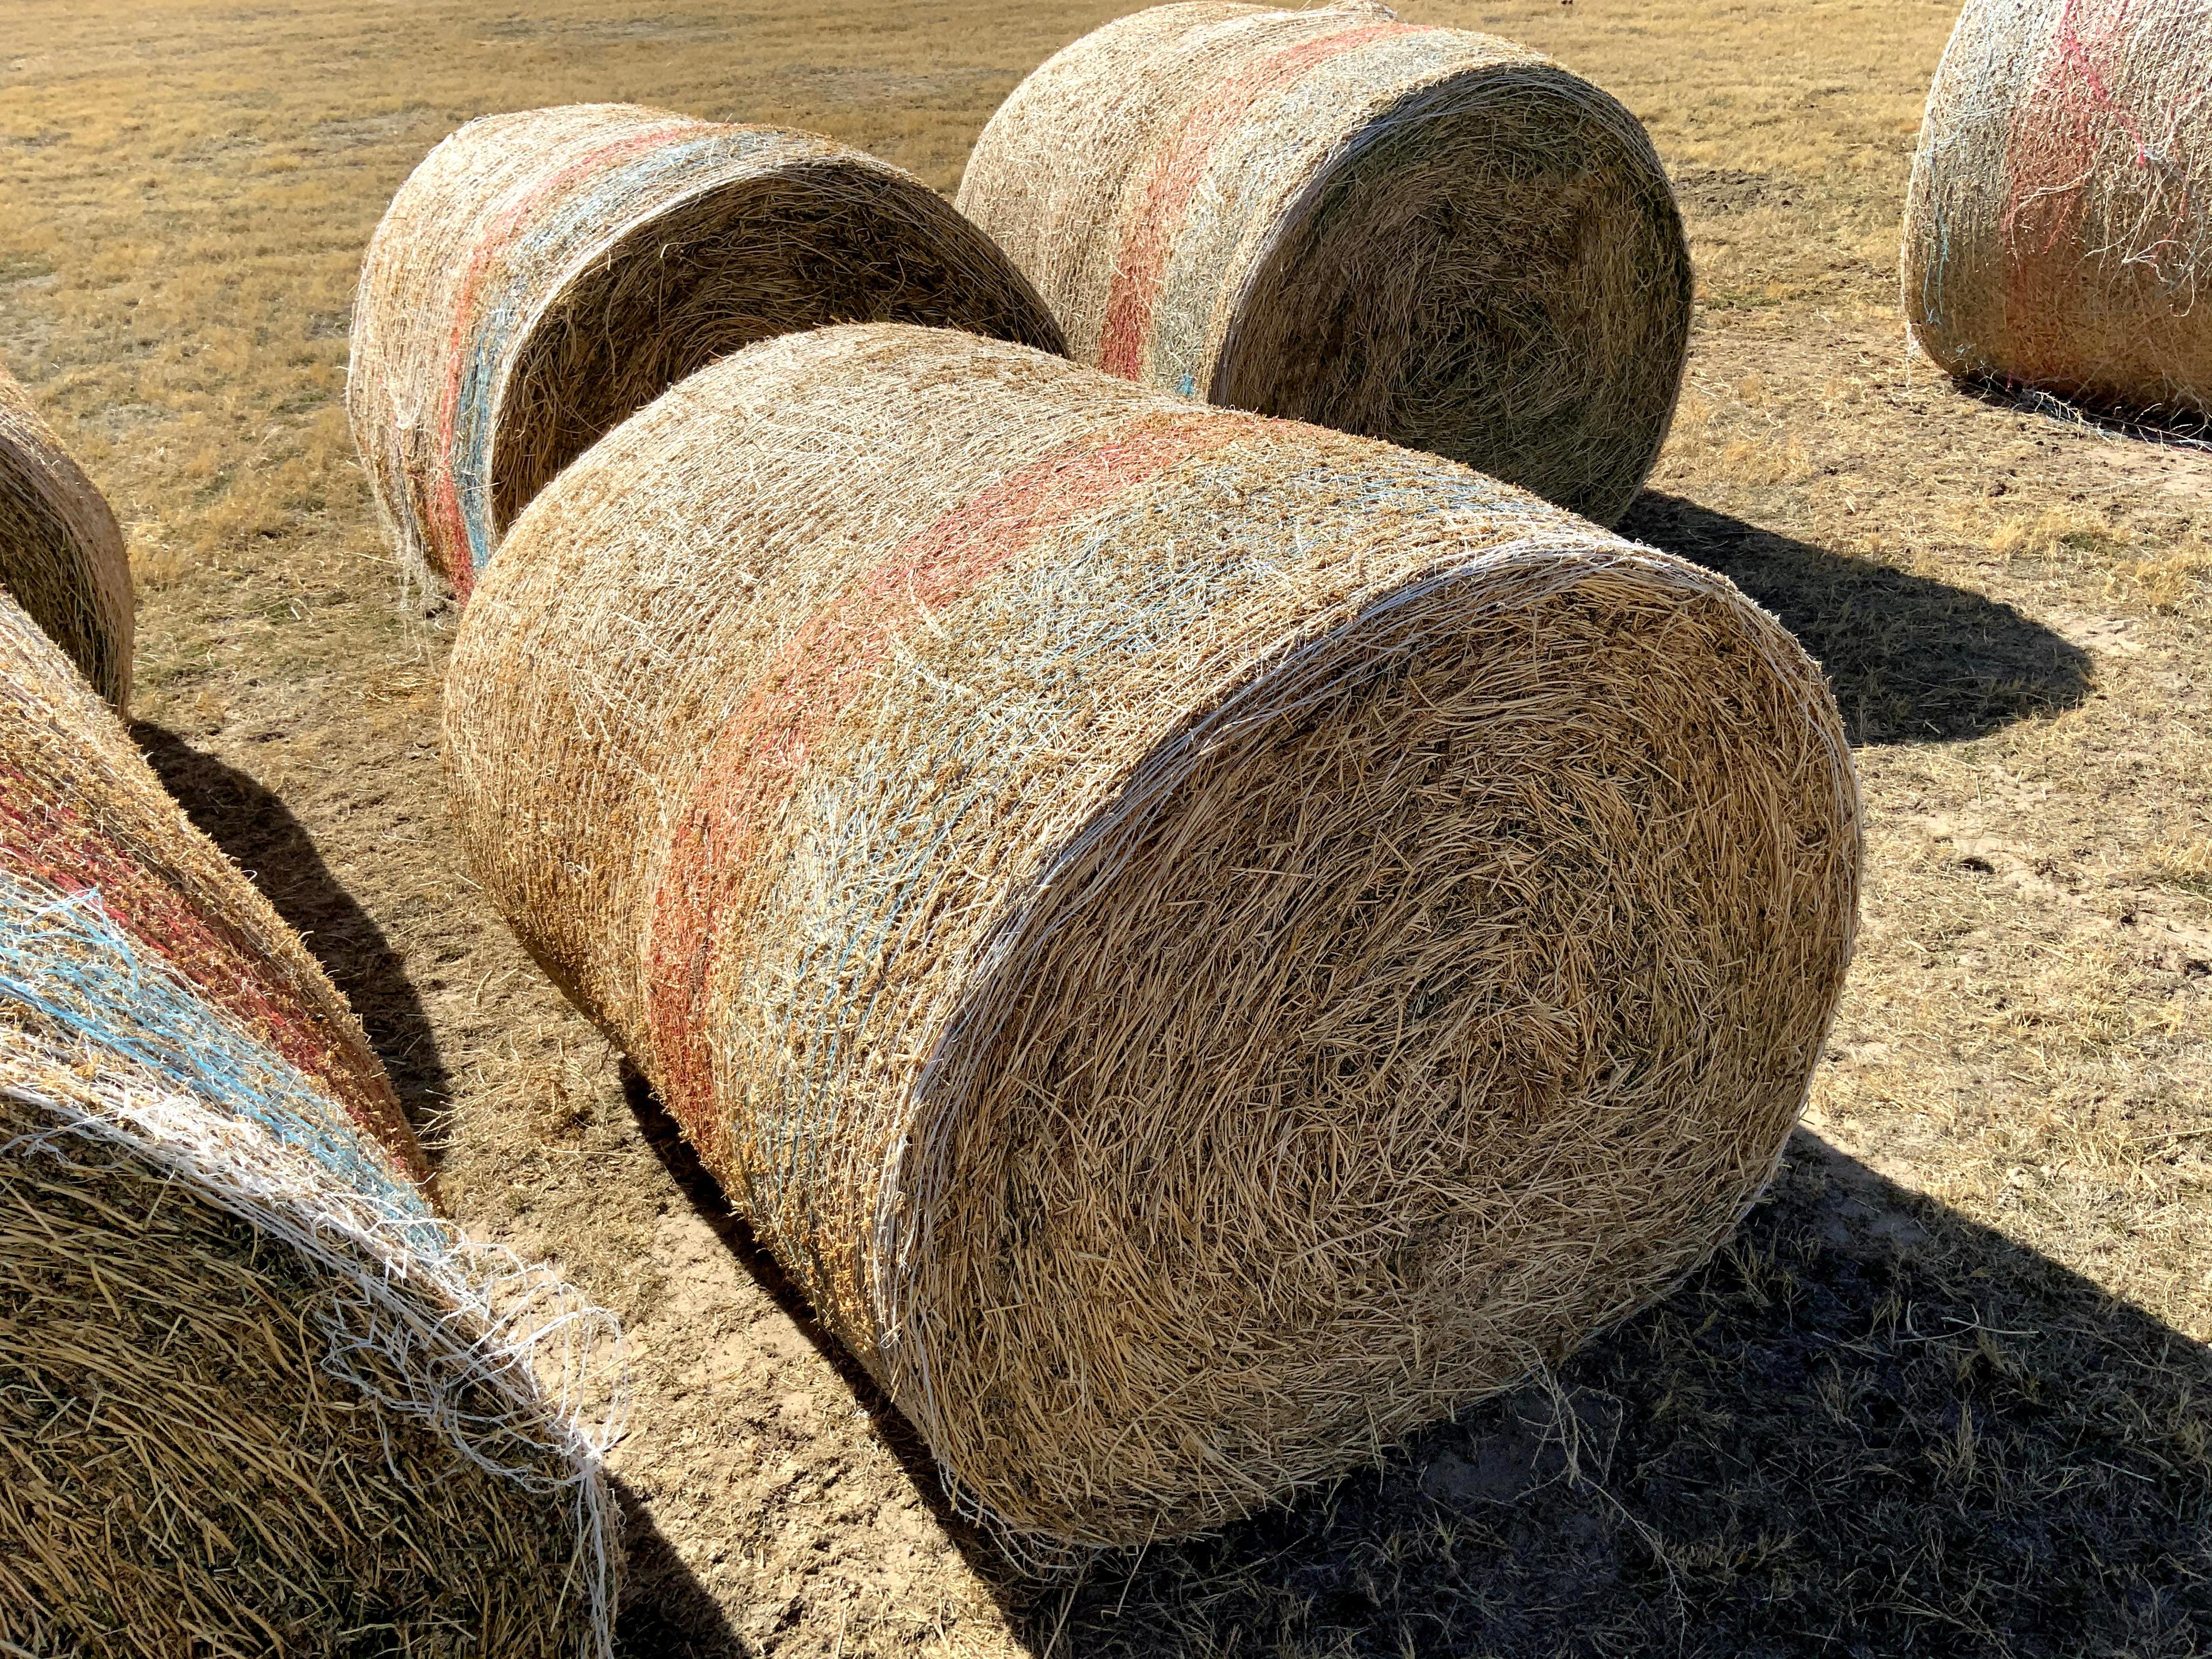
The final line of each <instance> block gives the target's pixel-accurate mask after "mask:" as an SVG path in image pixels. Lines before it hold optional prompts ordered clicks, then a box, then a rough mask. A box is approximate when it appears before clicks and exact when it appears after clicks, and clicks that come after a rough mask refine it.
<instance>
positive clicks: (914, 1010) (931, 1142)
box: [446, 326, 1858, 1545]
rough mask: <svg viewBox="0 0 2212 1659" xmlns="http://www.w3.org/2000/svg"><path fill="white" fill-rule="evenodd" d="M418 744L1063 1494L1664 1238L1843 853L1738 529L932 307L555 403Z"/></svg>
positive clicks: (875, 1344) (683, 1111)
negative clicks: (1680, 540) (1046, 351)
mask: <svg viewBox="0 0 2212 1659" xmlns="http://www.w3.org/2000/svg"><path fill="white" fill-rule="evenodd" d="M771 439H772V440H773V441H771ZM854 455H867V456H870V457H872V461H873V464H872V465H869V466H868V467H866V468H855V467H854V466H852V465H850V464H849V458H850V457H852V456H854ZM446 744H447V774H448V780H449V783H450V787H451V789H452V793H453V805H454V809H455V814H456V819H457V823H458V825H459V835H460V837H461V842H462V846H463V848H464V852H465V856H466V857H467V859H468V860H469V862H470V865H471V868H472V869H473V870H474V872H476V874H477V877H478V878H479V879H480V880H482V881H483V884H484V885H485V887H486V890H488V891H489V893H490V894H491V896H493V898H494V899H495V902H497V904H498V905H499V906H500V908H501V910H502V911H503V913H504V914H505V915H507V917H508V918H509V920H510V921H511V922H512V924H513V927H515V928H516V930H517V932H518V933H519V934H520V936H521V938H522V939H523V940H524V941H525V942H526V945H528V946H529V948H530V949H531V950H532V951H533V952H534V953H535V954H536V955H537V957H538V959H539V960H540V961H541V962H543V963H545V964H546V965H547V966H548V967H549V969H550V970H551V972H552V973H553V974H554V975H556V978H557V979H558V980H559V981H561V982H562V984H563V985H564V986H566V987H569V989H570V990H571V993H572V994H574V995H575V996H576V997H577V998H578V999H579V1000H580V1002H581V1003H582V1005H583V1006H585V1007H586V1009H587V1010H588V1011H589V1012H591V1013H592V1015H593V1016H594V1017H595V1018H598V1019H599V1021H600V1022H601V1024H603V1025H604V1026H605V1028H606V1029H607V1030H610V1031H611V1033H613V1034H614V1035H615V1036H617V1038H618V1039H619V1040H620V1041H621V1042H623V1044H625V1045H626V1046H627V1048H629V1052H630V1054H632V1055H633V1056H635V1058H636V1059H637V1060H638V1061H639V1063H640V1064H641V1066H642V1068H643V1069H644V1070H645V1071H646V1073H647V1074H648V1076H649V1077H650V1078H651V1079H652V1080H653V1083H654V1085H656V1086H657V1087H658V1088H659V1091H660V1092H661V1095H662V1097H663V1098H664V1099H665V1100H666V1101H667V1103H668V1104H669V1105H670V1107H671V1109H672V1110H673V1111H674V1113H675V1114H676V1115H677V1116H678V1119H679V1120H680V1121H681V1122H682V1123H683V1125H684V1128H685V1131H686V1133H688V1134H689V1135H690V1138H691V1139H693V1141H694V1142H695V1143H696V1146H697V1147H698V1148H699V1151H700V1153H701V1155H702V1158H703V1160H704V1161H705V1163H706V1164H707V1165H708V1168H710V1169H711V1170H713V1171H714V1173H715V1174H716V1176H718V1177H719V1178H720V1180H721V1182H723V1184H724V1186H725V1187H726V1189H727V1190H728V1191H729V1193H730V1194H732V1197H733V1198H734V1199H735V1200H737V1201H738V1203H739V1204H740V1205H741V1206H742V1207H743V1208H744V1211H745V1212H747V1214H748V1215H749V1216H750V1219H751V1222H752V1225H754V1227H755V1228H756V1229H757V1231H758V1232H759V1234H760V1236H761V1237H762V1238H763V1241H764V1242H765V1243H768V1244H769V1247H770V1248H771V1249H774V1251H775V1253H776V1255H778V1256H779V1258H780V1259H781V1261H783V1263H784V1264H785V1265H786V1267H788V1268H789V1269H790V1271H792V1273H793V1274H794V1275H795V1276H796V1277H797V1279H799V1282H800V1283H801V1284H802V1285H804V1286H805V1291H806V1292H807V1294H808V1295H809V1296H810V1297H811V1299H812V1302H813V1305H814V1307H815V1309H816V1310H817V1311H818V1313H819V1314H820V1315H821V1316H822V1317H823V1319H824V1320H825V1321H826V1322H828V1323H829V1326H830V1327H831V1328H833V1329H835V1330H836V1332H837V1333H838V1334H839V1335H840V1336H841V1337H842V1339H843V1340H845V1341H846V1342H847V1343H848V1344H849V1345H850V1346H851V1347H852V1349H853V1350H854V1352H855V1353H856V1354H857V1355H858V1356H859V1357H860V1358H861V1359H862V1360H863V1361H864V1362H865V1363H866V1364H867V1365H868V1366H870V1367H871V1368H872V1370H873V1372H874V1374H875V1375H876V1376H878V1378H879V1379H880V1380H881V1381H882V1383H883V1384H884V1387H885V1389H887V1391H888V1392H889V1394H890V1396H891V1398H892V1399H894V1400H895V1401H896V1402H897V1404H898V1405H899V1407H901V1408H902V1410H903V1411H905V1412H906V1413H908V1415H909V1417H910V1418H911V1419H913V1421H914V1422H915V1425H917V1426H918V1427H919V1429H920V1430H921V1433H922V1434H923V1435H924V1437H926V1438H927V1442H928V1443H929V1444H930V1446H931V1447H932V1448H933V1450H934V1452H935V1454H936V1455H937V1456H938V1457H939V1459H940V1460H941V1462H942V1463H943V1465H944V1466H945V1468H946V1469H947V1471H948V1472H949V1474H950V1475H951V1479H952V1480H953V1481H954V1482H955V1483H956V1485H957V1488H958V1489H959V1490H960V1491H961V1492H963V1493H964V1494H965V1496H966V1497H967V1498H969V1499H970V1500H972V1501H973V1502H975V1504H978V1505H979V1506H980V1507H981V1509H982V1510H985V1511H987V1512H988V1513H989V1514H991V1515H992V1516H995V1517H996V1518H997V1519H998V1521H999V1522H1000V1523H1002V1524H1004V1525H1006V1526H1007V1527H1009V1528H1013V1529H1015V1530H1017V1531H1018V1532H1020V1533H1024V1534H1031V1535H1033V1536H1036V1537H1038V1538H1042V1539H1046V1540H1051V1541H1059V1542H1062V1543H1072V1544H1078V1545H1082V1544H1114V1545H1121V1544H1136V1543H1141V1542H1142V1541H1145V1540H1146V1538H1149V1537H1165V1536H1170V1535H1172V1534H1176V1533H1178V1532H1182V1531H1186V1530H1190V1529H1194V1528H1206V1527H1208V1526H1212V1525H1213V1524H1216V1523H1218V1522H1223V1521H1225V1520H1226V1519H1227V1518H1229V1517H1231V1516H1235V1515H1237V1514H1239V1513H1241V1512H1243V1511H1245V1510H1249V1509H1251V1508H1253V1507H1255V1506H1256V1505H1259V1504H1263V1503H1266V1502H1267V1501H1268V1500H1270V1499H1272V1498H1277V1497H1279V1496H1280V1495H1282V1494H1283V1493H1285V1492H1287V1491H1289V1490H1291V1489H1292V1488H1295V1487H1297V1486H1299V1485H1301V1484H1303V1483H1305V1482H1310V1481H1314V1480H1321V1479H1323V1478H1326V1477H1328V1476H1330V1475H1332V1474H1336V1473H1338V1472H1340V1471H1341V1470H1343V1469H1345V1468H1347V1467H1350V1466H1352V1465H1354V1464H1357V1463H1358V1462H1361V1461H1363V1460H1364V1459H1366V1458H1368V1457H1370V1456H1371V1455H1373V1453H1374V1452H1375V1450H1376V1448H1377V1447H1378V1446H1379V1445H1380V1444H1382V1443H1383V1442H1385V1441H1387V1440H1389V1438H1390V1437H1395V1436H1397V1435H1400V1434H1402V1433H1404V1432H1406V1431H1410V1430H1412V1429H1413V1428H1415V1427H1417V1426H1418V1425H1422V1424H1424V1423H1426V1422H1429V1421H1431V1420H1433V1419H1437V1418H1439V1417H1441V1416H1443V1414H1445V1413H1447V1412H1449V1410H1451V1409H1452V1408H1453V1407H1454V1406H1455V1405H1457V1404H1459V1403H1461V1402H1463V1401H1468V1400H1470V1399H1473V1398H1474V1397H1476V1396H1479V1395H1482V1394H1484V1393H1485V1392H1486V1391H1489V1390H1492V1389H1497V1388H1499V1387H1501V1386H1503V1385H1505V1384H1507V1383H1511V1382H1512V1381H1514V1380H1516V1378H1518V1377H1519V1376H1522V1374H1523V1373H1525V1372H1526V1371H1527V1370H1528V1368H1529V1367H1531V1366H1532V1365H1534V1364H1537V1363H1539V1362H1540V1361H1543V1360H1546V1359H1549V1358H1555V1357H1557V1356H1558V1355H1559V1354H1561V1353H1562V1352H1565V1351H1566V1350H1569V1349H1571V1348H1572V1347H1573V1346H1576V1345H1577V1343H1578V1342H1580V1341H1581V1340H1583V1339H1584V1338H1585V1337H1587V1336H1588V1335H1589V1334H1590V1333H1591V1332H1592V1331H1593V1330H1595V1329H1596V1328H1599V1327H1601V1326H1603V1325H1605V1324H1607V1322H1612V1321H1614V1320H1617V1319H1619V1318H1620V1317H1622V1316H1625V1315H1626V1314H1627V1313H1629V1312H1630V1311H1632V1310H1634V1309H1636V1308H1638V1307H1639V1306H1641V1305H1643V1304H1645V1303H1647V1302H1649V1301H1650V1300H1651V1299H1652V1298H1653V1297H1656V1296H1658V1295H1660V1294H1662V1292H1663V1291H1665V1290H1666V1289H1667V1288H1668V1286H1669V1285H1672V1284H1674V1282H1675V1281H1676V1280H1677V1279H1679V1278H1680V1275H1681V1274H1682V1273H1685V1272H1686V1271H1687V1270H1688V1269H1689V1268H1690V1267H1692V1265H1693V1264H1694V1263H1695V1262H1697V1261H1699V1259H1700V1258H1701V1257H1702V1256H1703V1255H1705V1253H1706V1252H1707V1251H1708V1250H1710V1249H1711V1248H1712V1247H1713V1245H1714V1244H1715V1243H1716V1242H1717V1240H1719V1239H1720V1238H1721V1237H1723V1236H1724V1235H1725V1234H1726V1233H1727V1232H1728V1231H1729V1229H1730V1228H1731V1227H1732V1226H1733V1225H1735V1221H1736V1219H1737V1218H1738V1217H1739V1216H1740V1215H1741V1213H1742V1212H1743V1210H1744V1208H1745V1207H1746V1206H1747V1204H1748V1203H1749V1202H1750V1201H1751V1200H1752V1198H1753V1195H1754V1194H1756V1193H1758V1192H1759V1189H1760V1188H1761V1187H1762V1185H1763V1184H1764V1183H1765V1181H1766V1179H1767V1178H1768V1176H1769V1174H1770V1172H1771V1169H1772V1167H1773V1164H1774V1161H1775V1158H1776V1157H1777V1154H1778V1152H1779V1150H1780V1148H1781V1146H1782V1145H1783V1142H1784V1138H1785V1137H1786V1135H1787V1134H1788V1133H1789V1131H1790V1126H1791V1124H1792V1123H1793V1122H1794V1121H1796V1115H1797V1113H1798V1111H1799V1109H1800V1106H1801V1103H1802V1100H1803V1097H1804V1093H1805V1089H1806V1085H1807V1079H1808V1074H1809V1073H1810V1069H1811V1067H1812V1065H1813V1062H1814V1057H1815V1055H1816V1054H1817V1052H1818V1050H1819V1048H1820V1042H1821V1040H1822V1036H1823V1034H1824V1032H1825V1030H1826V1026H1827V1023H1828V1020H1829V1017H1830V1014H1831V1012H1832V1008H1833V1006H1834V1003H1835V1000H1836V997H1837V995H1838V990H1839V987H1840V985H1841V982H1842V977H1843V973H1844V963H1845V960H1846V958H1847V957H1848V955H1849V951H1850V939H1851V930H1852V922H1853V916H1854V914H1855V904H1856V892H1857V868H1858V829H1857V796H1856V789H1855V784H1854V781H1853V775H1852V772H1851V768H1850V760H1849V757H1848V754H1847V751H1846V749H1845V745H1844V738H1843V733H1842V731H1841V728H1840V725H1839V722H1838V717H1837V714H1836V711H1835V708H1834V704H1833V702H1832V699H1831V698H1830V696H1829V694H1828V692H1827V690H1826V686H1825V684H1823V682H1822V680H1821V678H1820V673H1819V671H1817V669H1816V668H1815V666H1814V665H1813V664H1812V663H1811V662H1810V661H1809V660H1808V659H1807V658H1806V657H1805V655H1804V654H1803V653H1802V651H1801V650H1800V649H1799V648H1798V647H1797V646H1796V644H1795V642H1794V641H1791V640H1790V637H1789V636H1788V635H1786V634H1784V632H1783V631H1782V629H1780V628H1779V627H1778V625H1777V624H1776V623H1774V621H1773V620H1772V618H1771V617H1768V616H1766V615H1765V613H1764V612H1762V611H1759V609H1758V608H1756V607H1755V606H1753V605H1751V604H1750V603H1748V602H1747V600H1745V599H1743V598H1742V597H1741V595H1740V594H1739V593H1738V592H1736V591H1735V589H1734V588H1733V587H1731V586H1729V584H1728V583H1727V582H1726V581H1725V580H1723V579H1721V578H1719V577H1717V576H1716V575H1713V574H1711V573H1709V572H1707V571H1705V570H1702V569H1699V568H1695V567H1693V566H1691V565H1688V564H1686V563H1684V562H1680V561H1679V560H1675V559H1673V558H1670V557H1668V556H1663V555H1660V554H1656V553H1653V552H1650V551H1649V550H1644V549H1640V548H1638V547H1634V546H1632V545H1631V544H1627V543H1626V542H1623V541H1621V540H1620V539H1618V538H1614V537H1613V536H1610V535H1608V534H1607V533H1606V532H1602V531H1599V530H1597V529H1595V528H1594V527H1592V526H1589V525H1588V524H1587V523H1584V522H1583V521H1581V520H1577V519H1575V518H1573V517H1571V515H1569V514H1567V513H1564V512H1561V511H1559V509H1557V508H1554V507H1550V506H1548V505H1547V504H1545V503H1543V502H1541V501H1538V500H1536V499H1535V498H1534V497H1533V496H1529V495H1524V494H1522V493H1521V492H1520V491H1517V490H1514V489H1509V488H1507V487H1505V486H1503V485H1500V484H1498V483H1494V482H1493V481H1492V480H1490V479H1487V478H1485V477H1480V476H1478V475H1476V474H1474V473H1472V472H1469V471H1467V470H1465V469H1463V468H1461V467H1458V466H1455V465H1452V464H1450V463H1449V462H1445V461H1442V460H1438V459H1434V458H1432V457H1428V456H1423V455H1416V454H1413V453H1407V452H1405V451H1402V450H1397V449H1393V448H1391V447H1388V446H1385V445H1382V444H1378V443H1374V442H1371V441H1365V440H1361V439H1357V438H1352V437H1348V436H1346V435H1340V434H1337V433H1333V432H1326V431H1322V430H1320V429H1317V428H1311V427H1306V426H1300V425H1296V424H1292V423H1289V422H1278V421H1273V420H1268V419H1265V418H1262V417H1261V416H1255V415H1249V414H1244V413H1240V412H1235V411H1230V410H1218V409H1210V408H1207V407H1205V406H1203V405H1200V404H1193V403H1191V402H1189V401H1188V400H1186V399H1182V398H1175V397H1172V396H1170V395H1168V394H1164V393H1161V392H1154V391H1152V390H1149V389H1146V388H1143V387H1139V386H1133V385H1131V384H1129V383H1128V382H1127V381H1123V380H1114V379H1110V378H1109V377H1107V376H1104V375H1102V374H1097V373H1095V372H1093V371H1090V370H1086V369H1083V368H1077V367H1075V366H1073V365H1072V364H1070V363H1067V362H1062V361H1060V360H1059V359H1056V358H1052V357H1048V356H1043V355H1042V354H1040V353H1036V352H1033V351H1027V350H1024V349H1019V348H1017V347H1013V346H1009V345H1004V344H1000V343H990V342H985V341H981V340H978V339H975V338H973V337H965V336H960V335H956V334H953V333H951V332H946V331H927V330H918V329H911V328H900V327H889V326H878V327H858V328H844V329H835V330H827V331H819V332H816V333H811V334H807V335H804V336H798V337H788V338H785V339H781V340H778V341H775V342H772V343H767V344H764V345H761V346H757V347H755V348H753V349H750V350H749V351H747V352H744V353H743V354H741V355H740V356H737V357H734V358H732V359H730V360H728V361H726V362H722V363H720V364H718V365H716V366H715V367H714V368H710V369H708V370H706V371H704V372H703V373H702V374H698V375H696V376H694V377H692V378H691V379H690V380H686V381H684V382H683V383H682V384H681V385H679V386H677V387H676V388H674V389H673V390H671V392H668V393H667V394H666V395H665V396H664V397H663V398H660V399H659V401H657V402H656V403H654V404H652V405H650V406H649V407H647V409H646V410H643V411H641V413H639V414H638V415H637V416H634V417H633V418H632V419H631V420H630V421H629V422H627V423H626V424H625V425H624V426H623V427H622V428H620V429H618V430H617V432H616V433H615V434H614V435H611V436H610V437H609V438H607V439H605V440H604V441H602V442H601V443H600V444H599V445H598V446H597V447H594V448H593V449H592V452H591V453H589V454H587V455H586V456H585V457H584V458H583V459H580V460H579V461H578V462H577V463H576V464H575V465H574V466H572V467H571V468H570V469H569V470H568V471H567V472H566V473H564V474H563V475H562V477H561V478H559V479H558V480H556V482H555V483H553V484H552V485H551V486H550V487H549V488H548V489H546V490H545V491H544V493H543V494H541V495H540V496H539V497H538V500H537V501H535V502H533V503H532V506H531V507H530V508H529V509H528V511H526V513H524V515H523V517H522V518H521V520H520V521H519V522H518V523H517V525H516V526H515V527H514V529H513V532H512V533H511V535H510V537H509V539H508V542H507V546H506V548H505V549H504V550H502V552H501V556H500V558H499V559H498V561H497V562H495V564H494V566H493V567H492V568H491V570H490V572H489V573H488V574H487V576H486V579H485V580H484V582H483V586H481V587H480V588H479V590H478V592H477V597H476V599H475V600H474V601H473V603H472V604H471V607H470V610H469V611H468V613H467V615H466V616H465V617H464V619H463V621H462V624H461V627H460V629H459V635H458V638H457V641H456V646H455V651H454V654H453V659H452V663H451V665H450V668H449V671H448V677H447V714H446Z"/></svg>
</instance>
